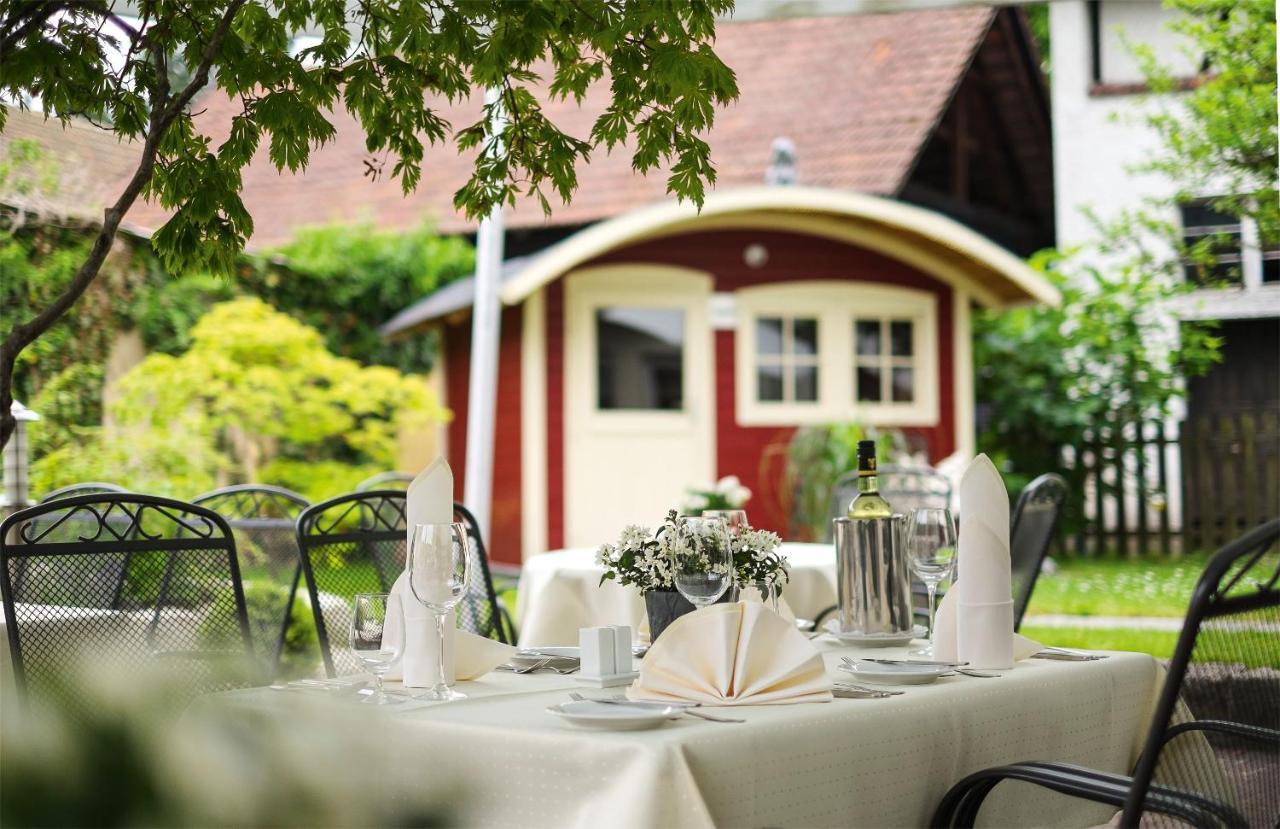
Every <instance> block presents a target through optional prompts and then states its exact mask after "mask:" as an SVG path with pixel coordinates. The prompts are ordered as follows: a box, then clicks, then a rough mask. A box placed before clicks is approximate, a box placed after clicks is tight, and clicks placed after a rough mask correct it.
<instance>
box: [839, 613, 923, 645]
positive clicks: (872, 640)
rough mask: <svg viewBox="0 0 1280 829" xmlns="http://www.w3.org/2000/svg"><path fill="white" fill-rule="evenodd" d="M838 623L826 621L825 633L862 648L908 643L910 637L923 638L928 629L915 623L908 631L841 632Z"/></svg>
mask: <svg viewBox="0 0 1280 829" xmlns="http://www.w3.org/2000/svg"><path fill="white" fill-rule="evenodd" d="M839 625H840V623H839V622H838V621H837V620H835V619H832V620H831V621H829V622H827V624H826V626H825V628H826V632H827V635H829V636H834V637H835V638H837V639H839V640H840V641H841V642H845V643H847V644H850V645H861V646H862V647H864V648H896V647H900V646H902V645H907V644H910V643H911V640H912V639H923V638H925V637H926V636H928V635H929V629H928V628H926V627H925V626H924V625H916V626H915V627H913V628H912V629H911V631H910V632H909V633H854V632H853V631H848V632H842V631H841V630H840V628H839Z"/></svg>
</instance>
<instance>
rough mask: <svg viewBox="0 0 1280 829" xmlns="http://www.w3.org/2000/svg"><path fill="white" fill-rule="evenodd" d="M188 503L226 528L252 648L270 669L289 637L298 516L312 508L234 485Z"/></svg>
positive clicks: (276, 491)
mask: <svg viewBox="0 0 1280 829" xmlns="http://www.w3.org/2000/svg"><path fill="white" fill-rule="evenodd" d="M192 503H193V504H199V505H200V506H203V507H207V508H209V509H211V510H213V511H214V512H216V513H218V514H219V515H221V516H222V517H223V518H225V519H226V521H227V524H229V525H230V526H231V531H232V532H233V533H234V534H235V538H236V550H237V551H238V552H239V555H240V568H241V576H242V578H243V580H244V588H245V592H246V594H247V597H248V598H247V603H248V607H249V627H250V630H251V631H252V633H253V642H254V646H255V648H256V649H257V650H258V652H259V654H261V655H262V657H263V659H265V660H266V661H267V662H268V663H269V664H270V665H272V666H275V665H276V664H277V663H278V661H279V659H280V656H281V650H282V649H283V648H284V643H285V638H286V636H287V635H288V626H289V615H288V614H289V611H290V609H291V606H290V597H291V596H292V595H293V591H294V587H295V585H296V584H297V581H298V579H299V578H300V574H301V572H302V569H301V568H302V565H301V562H300V559H299V556H298V534H297V523H298V516H299V515H301V514H302V511H303V510H304V509H306V508H307V507H308V506H310V505H311V502H310V501H308V500H307V499H306V498H304V497H302V496H301V495H299V494H298V493H296V492H294V491H292V490H289V489H285V488H283V487H278V486H268V485H266V484H237V485H236V486H228V487H223V488H222V489H215V490H213V491H212V492H206V493H205V494H204V495H200V496H198V497H196V498H194V499H192ZM313 656H314V654H313ZM273 672H274V667H273Z"/></svg>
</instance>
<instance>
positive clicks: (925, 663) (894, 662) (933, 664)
mask: <svg viewBox="0 0 1280 829" xmlns="http://www.w3.org/2000/svg"><path fill="white" fill-rule="evenodd" d="M841 659H842V660H843V661H845V662H848V663H850V664H852V663H854V662H874V663H875V664H877V665H922V666H924V667H926V668H963V667H965V666H967V665H968V664H969V663H968V662H930V661H928V660H925V659H870V658H868V657H865V656H860V657H857V658H856V659H854V658H850V657H848V656H845V657H841Z"/></svg>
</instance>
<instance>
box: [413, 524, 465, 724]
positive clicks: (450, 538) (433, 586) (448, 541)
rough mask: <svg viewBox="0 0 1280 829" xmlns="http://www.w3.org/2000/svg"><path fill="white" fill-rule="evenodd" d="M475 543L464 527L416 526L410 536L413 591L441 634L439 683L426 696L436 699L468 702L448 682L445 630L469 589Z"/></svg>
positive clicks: (442, 525) (438, 653)
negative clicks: (445, 660)
mask: <svg viewBox="0 0 1280 829" xmlns="http://www.w3.org/2000/svg"><path fill="white" fill-rule="evenodd" d="M470 562H471V541H470V539H469V538H468V536H467V528H466V527H465V526H463V525H462V524H416V525H414V528H413V535H411V536H410V537H409V567H408V570H409V589H410V590H411V591H412V592H413V597H414V598H415V599H417V600H418V601H419V602H421V603H422V604H423V605H425V606H426V607H427V609H428V610H430V611H431V612H432V613H434V614H435V617H436V633H437V634H438V635H439V641H438V643H437V644H438V645H439V648H438V649H437V651H436V653H437V656H438V659H439V662H438V667H439V674H438V675H437V678H436V684H435V685H433V686H432V687H431V690H429V691H427V693H426V694H425V695H424V696H423V697H422V698H423V699H432V700H442V701H449V700H457V699H466V698H467V695H466V694H462V693H459V692H457V691H454V690H453V689H451V688H450V687H449V684H448V683H447V682H446V681H445V671H444V631H445V624H446V618H447V617H448V615H449V612H450V611H452V610H453V608H454V607H455V606H457V604H458V602H460V601H461V600H462V596H463V594H464V593H465V592H466V590H467V579H468V576H469V573H468V572H467V571H468V568H469V567H470Z"/></svg>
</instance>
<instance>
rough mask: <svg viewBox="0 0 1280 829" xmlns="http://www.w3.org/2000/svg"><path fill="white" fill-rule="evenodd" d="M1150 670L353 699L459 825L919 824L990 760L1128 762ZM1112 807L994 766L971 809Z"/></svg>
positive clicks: (248, 706) (474, 686)
mask: <svg viewBox="0 0 1280 829" xmlns="http://www.w3.org/2000/svg"><path fill="white" fill-rule="evenodd" d="M820 648H821V649H822V650H823V651H824V658H825V659H826V663H827V666H828V671H829V672H830V673H832V674H833V675H835V672H834V667H835V666H836V665H837V664H838V661H839V656H840V655H842V654H849V653H856V652H857V651H856V650H855V649H852V648H843V647H838V646H836V645H835V644H834V643H823V644H821V645H820ZM902 652H903V651H902V650H901V649H897V650H884V651H879V653H881V654H895V655H901V654H902ZM1161 675H1162V672H1161V671H1160V670H1159V668H1158V666H1157V665H1156V663H1155V660H1153V659H1152V658H1151V657H1150V656H1147V655H1144V654H1132V653H1125V654H1114V655H1112V656H1111V657H1110V658H1108V659H1104V660H1100V661H1097V662H1054V661H1047V660H1043V661H1042V660H1030V661H1027V662H1023V663H1020V664H1018V665H1017V667H1015V668H1014V669H1013V670H1012V671H1009V672H1007V673H1005V675H1004V676H1003V677H1002V678H1000V679H975V678H969V677H948V678H945V679H942V680H939V681H938V682H937V683H935V684H933V685H927V686H918V687H913V688H907V689H905V690H906V693H904V694H903V695H902V696H898V697H893V698H890V699H882V700H847V699H837V700H835V701H834V702H831V703H821V704H814V703H811V704H806V705H777V706H749V707H738V708H733V709H723V710H725V711H727V712H730V713H731V714H732V715H733V716H737V717H742V718H744V719H746V720H747V722H746V723H745V724H733V725H729V724H719V723H709V722H703V721H700V720H695V719H690V718H687V717H686V718H681V719H679V720H675V721H672V722H669V723H667V724H665V725H663V726H662V727H661V728H659V729H656V730H653V731H640V732H623V733H617V732H595V731H583V730H579V729H576V728H574V727H572V726H570V725H568V724H566V723H564V722H562V721H561V720H559V719H558V718H557V717H555V716H553V715H551V714H549V713H547V712H546V711H545V708H546V706H547V705H550V704H552V703H556V702H561V701H565V700H567V699H568V691H570V690H573V689H575V688H577V689H578V690H582V691H584V692H585V693H587V694H592V693H613V691H608V692H601V691H599V690H598V689H589V688H586V687H585V686H584V685H582V684H580V683H579V682H577V681H575V679H574V677H573V676H556V675H553V674H538V675H529V676H516V675H513V674H509V673H497V672H495V673H492V674H489V675H487V676H485V677H483V678H482V679H481V680H478V681H475V682H464V683H459V685H458V689H459V690H461V691H463V692H465V693H467V694H468V695H470V698H469V699H467V700H464V701H461V702H454V703H445V704H422V703H409V704H408V705H406V706H404V708H402V709H401V710H400V711H399V712H397V711H396V709H395V708H384V709H375V708H371V707H363V706H360V708H361V710H362V716H364V717H367V718H368V719H367V720H366V722H367V723H368V727H369V728H370V729H372V728H381V729H384V731H382V732H381V733H384V734H387V735H388V737H389V738H390V737H391V736H393V735H394V737H396V738H397V739H396V740H395V742H396V743H397V744H398V745H399V746H400V747H401V749H402V750H405V751H407V752H408V756H407V757H404V759H403V760H399V762H407V763H411V764H415V765H412V766H410V767H418V766H420V767H421V769H422V774H423V775H430V776H432V778H433V779H438V778H439V776H440V775H442V774H445V773H452V774H455V775H457V777H458V780H459V782H460V784H461V785H462V786H463V788H461V789H459V791H460V792H465V794H459V795H457V796H456V797H455V798H454V800H453V802H451V803H449V804H448V806H449V807H450V808H451V809H452V810H456V815H455V817H456V820H457V822H460V823H466V824H467V825H484V826H548V827H599V826H610V827H678V826H689V827H710V826H756V827H758V826H877V827H882V826H925V825H927V823H928V820H929V818H930V816H931V815H932V813H933V810H934V808H935V806H936V804H937V803H938V801H939V799H940V798H941V797H942V795H943V793H944V792H945V791H946V790H947V789H948V788H949V787H950V786H951V784H952V783H954V782H956V781H958V780H959V779H960V778H962V777H964V776H965V775H966V774H969V773H971V772H973V771H976V770H978V769H980V768H984V767H987V766H992V765H998V764H1002V763H1009V762H1016V761H1021V760H1033V759H1054V760H1062V761H1067V762H1074V763H1081V764H1084V765H1089V766H1092V767H1094V768H1099V769H1103V770H1107V771H1113V772H1121V771H1126V770H1128V769H1129V768H1130V767H1131V765H1132V763H1133V762H1134V760H1135V759H1136V756H1137V751H1138V748H1139V746H1140V743H1141V739H1142V736H1143V735H1144V733H1145V730H1146V726H1147V723H1148V719H1149V716H1150V713H1151V709H1152V707H1153V705H1154V700H1155V694H1156V691H1157V687H1158V684H1159V677H1160V676H1161ZM305 693H307V692H291V691H279V690H269V689H252V690H248V691H240V692H234V693H233V694H227V695H219V697H218V699H219V700H226V701H228V702H229V703H230V704H234V705H236V707H237V709H238V710H237V715H258V716H265V717H273V718H277V717H288V716H301V715H300V714H299V713H298V711H299V705H300V701H301V699H302V697H301V696H300V695H301V694H305ZM333 704H334V705H346V706H347V707H348V708H356V707H357V706H356V704H354V703H350V702H348V703H339V702H334V703H333ZM336 719H337V718H336V717H335V720H336ZM304 727H313V728H314V727H321V728H322V727H323V726H322V725H317V724H316V723H314V722H312V723H310V724H309V725H307V726H304ZM335 727H336V726H335ZM347 727H350V723H348V726H347ZM388 744H390V743H389V742H388ZM401 756H403V755H401ZM1113 811H1114V810H1112V809H1109V808H1106V807H1098V806H1096V805H1092V804H1088V803H1085V802H1083V801H1078V800H1072V799H1069V798H1066V797H1063V796H1060V795H1056V794H1053V793H1048V792H1045V791H1044V790H1041V789H1035V788H1032V787H1029V786H1028V785H1027V784H1022V783H1005V784H1001V786H999V787H998V788H997V789H996V790H995V792H994V793H993V794H992V795H991V797H990V798H989V799H988V801H987V806H986V807H984V810H983V812H982V816H981V818H982V823H984V824H986V825H994V826H1032V825H1035V826H1089V825H1094V824H1098V823H1102V822H1105V821H1106V820H1107V819H1108V818H1109V816H1110V814H1111V813H1112V812H1113Z"/></svg>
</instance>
